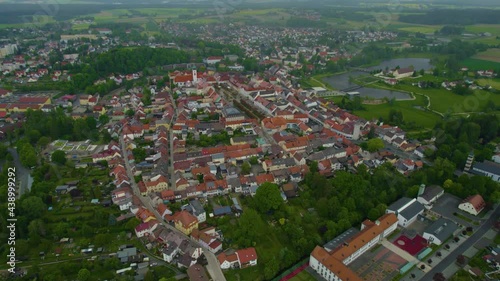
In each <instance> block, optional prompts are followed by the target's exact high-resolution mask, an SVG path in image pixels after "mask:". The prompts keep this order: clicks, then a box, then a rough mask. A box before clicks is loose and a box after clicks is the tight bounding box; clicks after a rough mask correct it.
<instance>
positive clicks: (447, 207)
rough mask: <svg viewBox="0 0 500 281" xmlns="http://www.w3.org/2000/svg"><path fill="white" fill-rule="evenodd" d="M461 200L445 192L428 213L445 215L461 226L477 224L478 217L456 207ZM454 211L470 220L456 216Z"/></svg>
mask: <svg viewBox="0 0 500 281" xmlns="http://www.w3.org/2000/svg"><path fill="white" fill-rule="evenodd" d="M461 202H462V200H461V199H460V198H458V197H456V196H453V195H451V194H448V193H445V194H443V196H441V198H439V199H438V200H437V201H436V202H435V203H434V206H433V207H432V209H431V212H430V213H435V214H437V215H438V216H441V217H445V218H447V219H450V220H452V221H455V222H457V223H458V224H460V225H463V226H472V227H473V226H476V227H477V225H478V224H479V223H478V222H479V220H480V219H479V218H478V217H475V216H473V215H471V214H468V213H466V212H464V211H462V210H459V209H458V205H459V204H460V203H461ZM454 213H457V214H460V216H463V217H465V218H467V219H469V220H470V221H466V220H464V219H462V218H460V217H457V216H456V215H454Z"/></svg>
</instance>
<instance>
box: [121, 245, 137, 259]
mask: <svg viewBox="0 0 500 281" xmlns="http://www.w3.org/2000/svg"><path fill="white" fill-rule="evenodd" d="M116 255H117V257H118V258H119V259H121V258H128V257H130V256H135V255H137V249H136V248H135V247H134V248H125V249H123V250H121V251H118V252H116Z"/></svg>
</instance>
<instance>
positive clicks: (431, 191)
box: [419, 185, 443, 201]
mask: <svg viewBox="0 0 500 281" xmlns="http://www.w3.org/2000/svg"><path fill="white" fill-rule="evenodd" d="M441 192H443V188H442V187H440V186H438V185H431V186H426V187H425V190H424V193H422V195H420V196H419V197H422V198H424V199H425V200H427V201H429V200H432V198H434V197H436V196H437V195H438V194H439V193H441Z"/></svg>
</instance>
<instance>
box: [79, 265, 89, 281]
mask: <svg viewBox="0 0 500 281" xmlns="http://www.w3.org/2000/svg"><path fill="white" fill-rule="evenodd" d="M77 279H78V281H87V280H89V279H90V271H89V270H88V269H86V268H82V269H80V271H78V277H77Z"/></svg>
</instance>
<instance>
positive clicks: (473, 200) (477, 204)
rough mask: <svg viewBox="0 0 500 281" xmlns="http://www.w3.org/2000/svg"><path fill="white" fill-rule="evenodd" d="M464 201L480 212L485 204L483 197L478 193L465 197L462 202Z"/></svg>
mask: <svg viewBox="0 0 500 281" xmlns="http://www.w3.org/2000/svg"><path fill="white" fill-rule="evenodd" d="M466 202H467V203H470V204H471V205H472V206H473V207H474V209H476V212H480V211H481V210H482V209H484V206H486V202H484V199H483V197H482V196H481V195H479V194H476V195H472V196H469V197H467V198H465V200H464V201H463V202H462V203H466Z"/></svg>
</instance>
